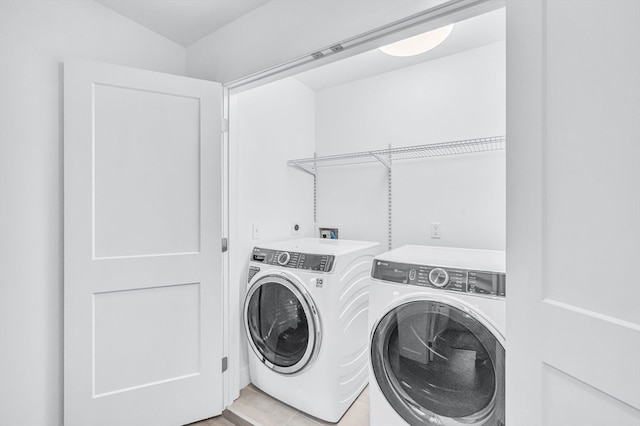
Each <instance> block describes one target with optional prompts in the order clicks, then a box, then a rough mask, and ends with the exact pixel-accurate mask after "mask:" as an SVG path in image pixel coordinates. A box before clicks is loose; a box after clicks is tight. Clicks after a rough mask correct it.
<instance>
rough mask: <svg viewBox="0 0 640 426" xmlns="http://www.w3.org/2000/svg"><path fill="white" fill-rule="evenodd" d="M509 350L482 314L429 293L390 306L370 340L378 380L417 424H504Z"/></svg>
mask: <svg viewBox="0 0 640 426" xmlns="http://www.w3.org/2000/svg"><path fill="white" fill-rule="evenodd" d="M504 357H505V351H504V348H503V347H502V345H501V344H500V342H499V341H498V340H497V338H496V337H495V336H494V334H493V333H492V332H491V331H490V330H489V329H487V328H486V327H485V326H484V325H483V324H482V323H480V322H479V321H478V320H477V319H476V318H474V317H473V316H472V315H469V313H467V312H465V311H463V310H462V309H459V308H457V307H454V306H451V305H449V304H446V303H441V302H436V301H429V300H420V301H413V302H408V303H405V304H403V305H400V306H398V307H397V308H395V309H393V310H392V311H390V312H389V313H387V314H386V315H385V316H384V317H383V318H382V320H380V322H379V323H378V325H377V327H376V329H375V332H374V334H373V337H372V342H371V363H372V366H373V371H374V374H375V377H376V381H377V383H378V385H379V386H380V389H381V390H382V393H383V394H384V396H385V398H386V399H387V401H388V402H389V404H391V406H392V407H393V408H394V409H395V411H396V412H397V413H398V414H399V415H400V416H401V417H402V418H404V419H405V420H406V421H407V422H408V423H409V424H411V425H434V424H435V425H447V424H461V423H463V424H469V425H485V424H486V425H503V424H504Z"/></svg>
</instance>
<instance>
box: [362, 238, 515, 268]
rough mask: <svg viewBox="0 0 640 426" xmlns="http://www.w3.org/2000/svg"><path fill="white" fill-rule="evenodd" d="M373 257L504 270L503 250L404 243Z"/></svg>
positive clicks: (404, 261) (417, 263)
mask: <svg viewBox="0 0 640 426" xmlns="http://www.w3.org/2000/svg"><path fill="white" fill-rule="evenodd" d="M375 259H376V260H384V261H389V262H398V263H413V264H416V265H432V266H441V267H450V268H462V269H474V270H479V271H492V272H502V273H504V272H506V261H505V252H504V251H501V250H480V249H466V248H456V247H435V246H419V245H406V246H402V247H398V248H397V249H394V250H391V251H388V252H386V253H383V254H381V255H378V256H376V257H375Z"/></svg>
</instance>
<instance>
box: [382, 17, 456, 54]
mask: <svg viewBox="0 0 640 426" xmlns="http://www.w3.org/2000/svg"><path fill="white" fill-rule="evenodd" d="M452 30H453V24H451V25H447V26H446V27H441V28H437V29H435V30H431V31H428V32H426V33H422V34H418V35H416V36H413V37H409V38H405V39H404V40H400V41H396V42H395V43H391V44H387V45H386V46H382V47H380V50H381V51H383V52H384V53H386V54H387V55H391V56H415V55H419V54H421V53H424V52H427V51H429V50H431V49H433V48H434V47H436V46H437V45H439V44H440V43H442V42H443V41H445V40H446V39H447V37H449V34H451V31H452Z"/></svg>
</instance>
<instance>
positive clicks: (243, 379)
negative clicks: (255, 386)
mask: <svg viewBox="0 0 640 426" xmlns="http://www.w3.org/2000/svg"><path fill="white" fill-rule="evenodd" d="M238 379H239V381H240V383H239V385H240V389H242V388H244V387H246V386H249V384H251V375H250V374H249V364H246V365H243V366H242V367H240V374H239V378H238Z"/></svg>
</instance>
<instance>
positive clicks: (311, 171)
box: [289, 163, 316, 176]
mask: <svg viewBox="0 0 640 426" xmlns="http://www.w3.org/2000/svg"><path fill="white" fill-rule="evenodd" d="M289 165H290V166H293V167H295V168H296V169H298V170H302V171H303V172H305V173H309V174H310V175H311V176H315V175H316V168H315V166H314V165H313V164H295V163H294V164H292V163H289Z"/></svg>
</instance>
